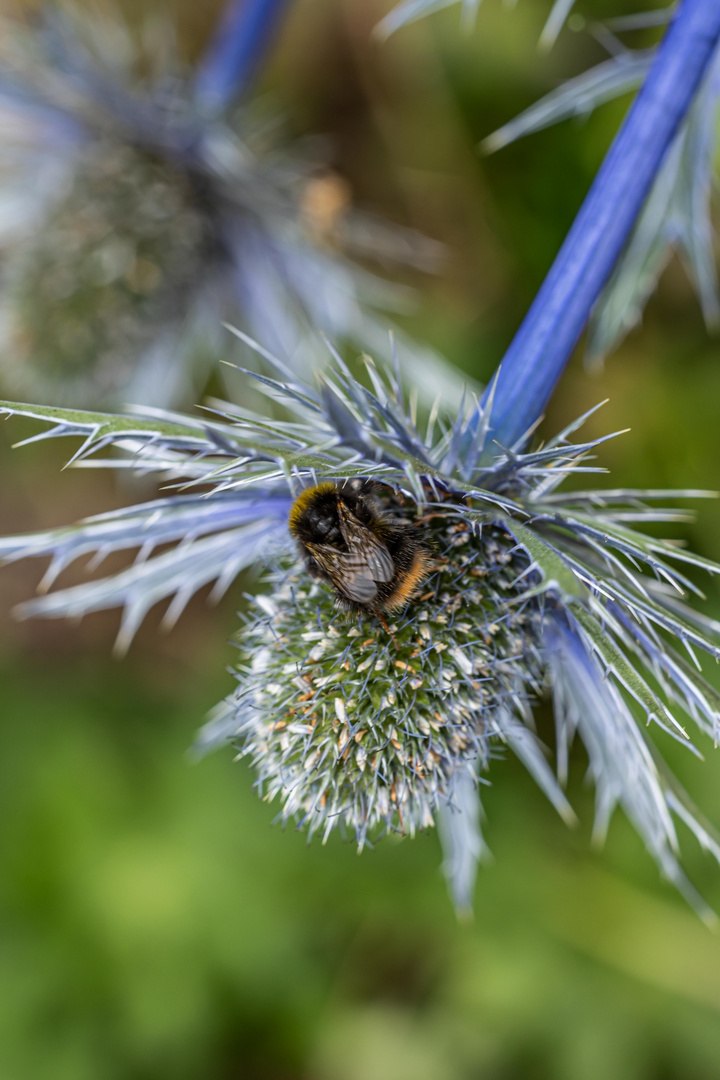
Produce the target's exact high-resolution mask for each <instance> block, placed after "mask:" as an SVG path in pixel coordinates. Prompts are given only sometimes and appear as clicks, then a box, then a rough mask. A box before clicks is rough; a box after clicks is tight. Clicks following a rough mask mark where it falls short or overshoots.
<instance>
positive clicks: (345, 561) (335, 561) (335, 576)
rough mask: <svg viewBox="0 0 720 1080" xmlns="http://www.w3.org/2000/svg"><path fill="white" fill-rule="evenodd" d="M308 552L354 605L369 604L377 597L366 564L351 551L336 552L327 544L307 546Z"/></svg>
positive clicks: (374, 585) (375, 587)
mask: <svg viewBox="0 0 720 1080" xmlns="http://www.w3.org/2000/svg"><path fill="white" fill-rule="evenodd" d="M307 548H308V550H309V551H310V553H311V554H312V556H313V558H314V559H315V561H316V562H317V564H318V566H319V567H320V569H321V570H322V571H323V573H325V574H327V576H328V577H329V578H330V580H331V581H332V583H333V585H334V586H335V588H336V589H337V590H338V592H341V593H342V594H343V596H347V598H348V600H354V601H355V603H356V604H370V603H372V601H373V600H374V599H375V597H376V596H377V585H376V584H375V582H374V580H373V578H372V576H371V574H370V570H369V568H368V565H367V562H366V561H365V560H364V559H363V558H362V556H360V555H357V554H354V553H353V552H352V551H350V552H348V551H338V550H337V548H334V547H331V546H330V545H329V544H308V545H307Z"/></svg>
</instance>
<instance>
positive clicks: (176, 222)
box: [0, 7, 440, 405]
mask: <svg viewBox="0 0 720 1080" xmlns="http://www.w3.org/2000/svg"><path fill="white" fill-rule="evenodd" d="M102 10H103V9H99V10H95V11H88V10H82V9H81V8H77V9H74V8H72V7H71V8H68V9H63V11H62V13H60V12H58V11H57V10H52V9H48V11H47V12H46V13H45V14H44V16H43V17H42V19H40V20H39V21H38V22H37V23H36V24H35V25H33V26H29V25H21V24H18V23H17V22H12V21H9V20H6V21H5V22H4V24H3V43H2V55H1V56H0V60H1V61H2V65H3V77H2V79H1V80H0V127H1V129H2V131H3V135H4V148H3V168H2V173H0V250H1V251H2V255H3V267H2V277H1V278H0V289H1V291H0V343H1V344H2V357H3V360H2V372H1V374H2V380H3V382H4V383H5V385H6V387H7V388H8V389H9V390H10V392H11V393H13V394H15V395H18V396H23V397H30V398H31V399H33V400H38V399H42V398H44V399H46V400H47V399H51V400H56V401H64V402H73V403H77V404H80V403H85V404H91V403H112V402H115V403H122V402H125V401H135V402H147V403H153V404H156V405H175V404H179V403H185V404H191V403H192V402H193V401H195V400H197V398H198V396H200V395H201V393H202V390H203V388H204V386H205V383H206V381H207V379H208V375H209V371H210V367H211V365H213V368H214V370H216V371H217V368H216V367H215V365H217V362H218V360H219V359H220V358H222V356H223V355H224V341H225V340H226V339H225V337H224V335H223V334H222V331H221V322H222V320H223V319H227V318H232V319H233V320H234V321H237V320H238V318H240V319H241V321H242V322H243V323H244V325H245V326H246V328H247V329H249V331H250V332H251V333H252V334H253V335H254V337H256V338H257V339H258V340H259V341H261V342H263V343H264V344H265V345H266V346H267V347H269V348H271V349H272V350H273V351H274V352H275V353H277V354H278V355H280V356H283V357H284V358H286V359H287V360H288V362H290V363H291V364H292V365H293V366H295V367H297V368H298V369H299V370H307V369H309V367H311V366H312V362H313V361H312V357H313V355H317V349H316V348H314V345H315V341H316V335H317V332H322V333H325V334H327V335H328V336H330V337H332V338H334V339H337V340H342V341H354V342H356V343H358V344H359V345H360V346H361V347H367V348H374V349H378V348H380V347H382V341H383V336H385V339H386V334H387V326H386V325H383V326H381V324H380V322H379V321H378V320H377V317H376V315H375V312H376V311H377V310H378V309H383V310H386V311H387V310H391V309H393V308H394V309H405V308H407V306H408V304H411V303H412V299H411V295H410V293H409V292H408V290H406V289H404V288H401V287H399V286H398V287H394V288H393V287H392V286H390V285H388V283H386V282H384V281H381V280H380V279H379V278H376V277H375V276H374V275H373V274H372V273H370V272H369V271H367V270H364V269H361V268H360V267H359V266H358V265H356V264H354V263H353V262H352V261H351V257H352V256H354V255H359V256H360V257H361V258H369V259H374V260H376V261H377V260H381V261H382V262H383V263H385V264H387V263H388V262H391V263H392V262H395V263H399V264H403V263H405V264H410V265H412V266H413V267H420V268H421V269H423V270H426V271H427V270H430V269H432V268H433V267H435V266H436V265H437V261H438V258H439V255H440V249H439V246H438V245H437V244H433V243H431V242H430V241H426V240H424V239H423V238H421V237H419V236H418V235H416V234H414V233H413V232H411V231H408V230H402V229H400V228H394V229H393V228H391V227H389V226H385V224H384V223H382V222H380V221H379V220H376V219H374V218H372V217H370V216H367V215H363V214H360V213H358V212H357V211H355V210H354V209H353V207H352V195H351V192H350V190H349V187H348V185H347V184H346V182H345V181H344V180H343V179H342V178H341V177H340V176H337V175H336V174H335V173H333V172H332V170H331V169H330V168H329V166H328V163H327V158H326V155H325V153H324V151H322V150H321V148H320V146H319V144H316V145H313V146H310V144H309V143H308V144H306V145H305V146H304V147H301V146H299V145H296V146H295V147H294V148H291V149H290V150H289V151H287V152H286V151H283V150H281V149H280V148H279V146H278V140H277V136H276V134H275V133H274V132H271V131H270V129H269V126H268V124H267V122H266V121H264V120H262V118H260V117H259V116H258V115H257V114H254V113H253V111H252V109H251V108H248V107H242V108H241V107H240V106H237V107H231V104H230V102H229V101H228V102H227V104H226V108H225V110H224V111H218V110H217V109H212V110H211V109H209V108H208V107H207V106H206V103H205V99H204V97H203V95H202V94H201V93H200V92H199V90H198V89H197V86H196V84H195V83H194V82H193V79H192V73H191V72H190V71H189V70H188V69H187V68H186V67H184V66H183V65H182V64H181V62H180V60H179V58H178V54H177V51H176V49H175V47H174V37H173V28H172V25H171V24H170V23H169V21H168V20H162V19H160V20H158V19H155V20H152V19H151V18H150V17H148V18H147V19H146V20H145V22H143V23H142V25H141V26H140V27H139V28H138V30H137V31H132V30H131V29H130V28H129V27H128V26H127V25H126V24H124V23H123V22H122V21H121V20H120V19H119V17H118V16H117V13H116V12H115V13H114V14H112V15H111V14H108V13H107V12H105V14H102V13H101V12H102ZM73 12H74V14H73ZM401 348H402V349H403V350H405V349H406V346H405V345H402V346H401ZM407 349H408V350H409V353H412V354H413V355H414V356H415V358H416V359H417V360H418V362H420V363H421V364H422V362H423V354H422V350H415V352H413V350H412V348H411V346H410V345H408V346H407ZM429 356H430V354H429V352H428V351H426V353H425V362H426V363H428V362H429V361H428V358H429ZM428 370H429V368H428Z"/></svg>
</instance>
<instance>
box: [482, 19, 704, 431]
mask: <svg viewBox="0 0 720 1080" xmlns="http://www.w3.org/2000/svg"><path fill="white" fill-rule="evenodd" d="M719 38H720V0H682V2H681V3H680V5H679V8H678V11H677V13H676V15H675V17H674V19H673V21H672V22H671V23H670V26H669V27H668V30H667V32H666V34H665V36H664V38H663V40H662V42H661V43H660V45H659V47H658V52H657V55H656V57H655V60H654V62H653V64H652V66H651V68H650V71H649V72H648V75H647V78H646V80H645V82H644V84H643V86H642V88H641V89H640V91H639V93H638V95H637V98H636V99H635V101H634V103H633V106H632V108H631V109H630V112H629V113H628V116H627V118H626V119H625V121H624V123H623V126H622V127H621V129H620V131H619V132H618V134H617V136H616V138H615V140H614V142H613V144H612V146H611V147H610V149H609V151H608V153H607V155H606V157H605V160H604V161H603V164H602V166H601V168H600V170H599V172H598V174H597V176H596V177H595V180H594V182H593V184H592V187H591V188H590V191H589V192H588V194H587V197H586V199H585V201H584V203H583V205H582V206H581V208H580V211H579V213H578V215H577V217H576V218H575V221H574V223H573V225H572V227H571V229H570V231H569V233H568V234H567V237H566V238H565V242H564V243H563V245H562V247H561V248H560V251H559V253H558V255H557V257H556V259H555V262H554V263H553V265H552V267H551V268H550V272H549V273H548V275H547V277H546V278H545V281H544V282H543V284H542V286H541V288H540V291H539V292H538V294H537V296H536V297H535V300H534V301H533V304H532V306H531V307H530V310H529V311H528V313H527V315H526V316H525V319H524V321H523V323H522V325H521V326H520V329H519V330H518V332H517V334H516V335H515V337H514V339H513V341H512V342H511V344H510V347H509V349H508V351H507V352H506V354H505V356H504V357H503V360H502V362H501V364H500V366H499V368H498V371H497V374H496V377H495V385H494V401H493V405H492V415H491V418H490V426H491V429H492V438H494V439H495V440H497V442H499V443H500V444H501V445H503V446H511V445H512V444H513V443H515V442H516V441H517V440H519V439H520V438H521V437H522V436H523V435H524V434H525V432H526V431H527V430H528V429H529V428H530V427H531V426H532V425H533V424H534V423H535V422H536V421H537V420H538V419H539V418H540V416H541V415H542V413H543V411H544V409H545V406H546V404H547V402H548V400H549V399H550V396H551V394H552V392H553V390H554V388H555V385H556V383H557V381H558V379H559V378H560V375H561V374H562V372H563V369H564V367H565V365H566V364H567V362H568V360H569V359H570V356H571V354H572V351H573V349H574V347H575V345H576V343H577V340H578V338H579V337H580V334H581V332H582V330H583V327H584V325H585V323H586V322H587V319H588V316H589V314H590V311H591V309H592V307H593V304H594V303H595V301H596V300H597V298H598V296H599V294H600V291H601V289H602V287H603V285H604V283H605V281H606V280H607V278H608V276H609V275H610V273H611V271H612V269H613V267H614V265H615V262H616V261H617V259H618V256H619V255H620V253H621V251H622V249H623V246H624V244H625V242H626V240H627V238H628V236H629V234H630V231H631V229H632V226H633V224H634V222H635V219H636V217H637V215H638V213H639V211H640V209H641V207H642V205H643V202H644V200H645V197H646V196H647V194H648V192H649V190H650V187H651V185H652V182H653V180H654V179H655V176H656V174H657V172H658V169H659V168H660V166H661V164H662V161H663V158H664V157H665V154H666V152H667V150H668V148H669V146H670V144H671V142H672V140H673V138H674V136H675V134H676V133H677V130H678V127H679V125H680V123H681V122H682V120H683V118H684V117H685V115H686V113H687V111H688V109H689V107H690V105H691V104H692V100H693V97H694V96H695V93H696V91H697V89H698V87H699V85H700V83H701V81H702V78H703V75H704V74H705V71H706V69H707V67H708V64H709V61H710V59H711V57H712V54H713V51H714V49H715V47H716V45H717V42H718V39H719ZM492 388H493V383H492V382H491V383H490V385H489V387H488V390H487V391H486V393H485V396H484V398H483V404H484V403H485V402H486V401H487V399H488V397H489V393H490V391H491V389H492Z"/></svg>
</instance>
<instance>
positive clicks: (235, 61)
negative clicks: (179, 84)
mask: <svg viewBox="0 0 720 1080" xmlns="http://www.w3.org/2000/svg"><path fill="white" fill-rule="evenodd" d="M289 2H290V0H229V2H228V4H227V6H226V8H225V11H224V12H223V14H222V15H221V17H220V20H219V23H218V26H217V28H216V30H215V33H214V34H213V36H212V39H211V41H210V44H209V46H208V48H207V51H206V53H205V56H204V57H203V58H202V59H201V61H200V64H199V66H198V71H197V76H196V79H195V94H196V97H197V99H198V101H199V102H200V103H201V104H202V105H203V106H204V107H205V108H207V109H209V110H212V111H214V112H221V111H222V110H223V109H225V108H227V106H228V105H230V104H231V103H232V101H233V100H234V99H236V98H237V97H239V96H240V95H241V94H242V93H243V92H244V91H245V90H246V89H247V87H248V85H249V83H250V80H251V79H252V77H253V75H254V74H255V72H256V70H257V68H258V66H259V64H260V63H261V61H262V59H263V57H264V56H265V53H266V51H267V49H268V47H269V45H270V42H271V40H272V37H273V33H274V31H275V28H276V26H277V24H278V22H279V21H280V18H281V16H282V14H283V12H284V10H285V8H286V7H287V6H288V4H289Z"/></svg>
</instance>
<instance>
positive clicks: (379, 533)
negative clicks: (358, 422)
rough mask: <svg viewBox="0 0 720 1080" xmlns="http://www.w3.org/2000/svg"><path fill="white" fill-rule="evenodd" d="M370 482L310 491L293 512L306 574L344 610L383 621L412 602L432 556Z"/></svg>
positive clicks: (325, 485)
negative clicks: (325, 588)
mask: <svg viewBox="0 0 720 1080" xmlns="http://www.w3.org/2000/svg"><path fill="white" fill-rule="evenodd" d="M375 490H376V487H375V485H374V484H373V483H372V482H371V481H368V480H351V481H346V482H345V483H341V484H331V483H323V484H318V485H317V487H311V488H306V490H305V491H303V492H302V494H301V495H300V496H299V497H298V499H297V500H296V501H295V503H294V504H293V506H292V509H291V510H290V522H289V526H290V532H291V534H292V535H293V536H294V537H295V539H296V540H297V543H298V547H299V549H300V554H301V555H302V558H303V560H304V562H305V566H306V569H307V571H308V573H309V574H310V575H311V576H312V577H314V578H318V579H320V580H321V581H326V582H327V583H328V584H329V585H330V586H331V587H332V589H333V591H334V592H335V595H336V596H337V599H338V603H339V605H340V606H341V607H345V608H347V609H349V610H356V611H367V612H370V613H371V614H374V615H380V617H382V616H381V613H382V612H384V611H395V610H396V609H397V608H400V607H402V606H403V605H404V604H405V603H406V601H407V600H408V599H409V598H410V597H411V595H412V593H413V591H414V590H415V588H416V587H417V585H419V583H420V582H421V581H422V580H423V578H425V577H426V576H427V574H428V573H429V570H430V566H429V556H430V553H429V550H428V549H427V547H426V546H425V545H424V544H423V543H422V542H421V541H420V539H419V538H418V536H417V529H416V527H415V526H414V525H413V524H412V523H411V522H409V521H406V520H404V519H403V518H400V517H395V516H393V515H392V514H391V513H389V512H387V511H384V510H383V509H382V508H381V505H380V503H379V501H378V499H377V498H376V496H375Z"/></svg>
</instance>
